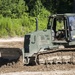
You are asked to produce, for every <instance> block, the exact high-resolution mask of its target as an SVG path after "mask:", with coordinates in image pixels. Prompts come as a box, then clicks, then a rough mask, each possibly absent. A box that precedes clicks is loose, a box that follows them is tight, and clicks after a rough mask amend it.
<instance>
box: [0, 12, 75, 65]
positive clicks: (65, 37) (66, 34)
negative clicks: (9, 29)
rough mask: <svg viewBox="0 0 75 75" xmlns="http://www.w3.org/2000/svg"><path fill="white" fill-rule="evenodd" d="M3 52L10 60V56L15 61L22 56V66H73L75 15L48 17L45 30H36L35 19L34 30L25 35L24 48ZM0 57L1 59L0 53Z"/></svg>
mask: <svg viewBox="0 0 75 75" xmlns="http://www.w3.org/2000/svg"><path fill="white" fill-rule="evenodd" d="M2 51H4V50H2ZM15 51H16V52H15ZM5 52H8V55H9V56H10V58H11V55H12V56H13V59H14V58H15V60H16V59H17V60H18V59H19V58H20V56H21V55H22V58H21V61H22V64H23V65H24V64H25V65H28V64H66V63H69V64H75V14H70V13H69V14H68V13H66V14H53V15H51V16H49V19H48V24H47V28H46V29H45V30H38V19H36V30H35V31H34V32H31V33H28V34H26V35H25V37H24V48H23V49H22V50H19V49H17V50H9V51H6V50H5ZM0 57H1V58H2V52H1V51H0ZM3 57H4V55H3ZM5 57H6V56H5ZM16 57H17V58H16ZM11 60H12V59H11ZM11 62H12V61H11Z"/></svg>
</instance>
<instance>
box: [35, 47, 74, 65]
mask: <svg viewBox="0 0 75 75" xmlns="http://www.w3.org/2000/svg"><path fill="white" fill-rule="evenodd" d="M36 61H37V63H38V64H46V65H47V64H50V65H51V64H75V48H63V49H54V50H48V51H43V52H38V53H37V59H36Z"/></svg>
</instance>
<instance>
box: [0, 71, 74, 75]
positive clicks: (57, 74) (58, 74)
mask: <svg viewBox="0 0 75 75" xmlns="http://www.w3.org/2000/svg"><path fill="white" fill-rule="evenodd" d="M1 75H75V71H74V70H70V71H60V70H57V71H46V72H15V73H5V74H1Z"/></svg>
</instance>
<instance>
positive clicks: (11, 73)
mask: <svg viewBox="0 0 75 75" xmlns="http://www.w3.org/2000/svg"><path fill="white" fill-rule="evenodd" d="M2 40H3V41H2ZM4 40H6V39H0V47H1V48H2V47H3V48H20V49H22V48H23V45H24V38H21V39H20V38H17V39H16V40H15V38H14V40H15V41H14V40H13V41H12V40H11V39H7V40H8V41H4ZM9 40H11V41H9ZM74 71H75V65H73V64H53V65H32V66H26V65H19V64H17V65H13V66H3V67H0V75H75V72H74Z"/></svg>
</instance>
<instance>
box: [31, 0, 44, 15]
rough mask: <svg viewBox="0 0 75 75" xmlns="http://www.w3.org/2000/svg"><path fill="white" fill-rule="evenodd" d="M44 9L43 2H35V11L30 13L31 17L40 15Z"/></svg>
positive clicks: (39, 0)
mask: <svg viewBox="0 0 75 75" xmlns="http://www.w3.org/2000/svg"><path fill="white" fill-rule="evenodd" d="M42 8H43V5H42V3H41V0H37V1H36V2H35V5H34V7H33V9H32V10H31V11H30V15H32V16H38V15H39V13H40V12H41V9H42Z"/></svg>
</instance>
